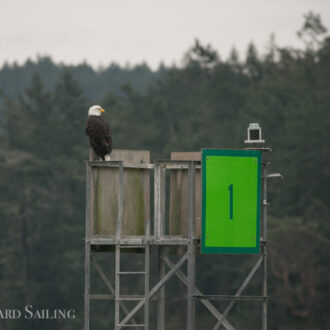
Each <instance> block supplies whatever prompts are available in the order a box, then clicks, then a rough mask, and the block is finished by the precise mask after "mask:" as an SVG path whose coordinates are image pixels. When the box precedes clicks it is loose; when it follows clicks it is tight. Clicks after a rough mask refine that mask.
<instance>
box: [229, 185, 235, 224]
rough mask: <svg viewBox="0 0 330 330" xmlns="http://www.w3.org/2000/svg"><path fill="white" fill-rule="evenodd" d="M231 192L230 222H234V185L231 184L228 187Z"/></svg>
mask: <svg viewBox="0 0 330 330" xmlns="http://www.w3.org/2000/svg"><path fill="white" fill-rule="evenodd" d="M228 190H229V220H233V190H234V186H233V184H230V185H229V187H228Z"/></svg>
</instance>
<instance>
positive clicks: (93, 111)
mask: <svg viewBox="0 0 330 330" xmlns="http://www.w3.org/2000/svg"><path fill="white" fill-rule="evenodd" d="M102 112H105V110H104V109H103V108H102V107H101V106H99V105H93V106H92V107H90V108H89V110H88V116H101V113H102Z"/></svg>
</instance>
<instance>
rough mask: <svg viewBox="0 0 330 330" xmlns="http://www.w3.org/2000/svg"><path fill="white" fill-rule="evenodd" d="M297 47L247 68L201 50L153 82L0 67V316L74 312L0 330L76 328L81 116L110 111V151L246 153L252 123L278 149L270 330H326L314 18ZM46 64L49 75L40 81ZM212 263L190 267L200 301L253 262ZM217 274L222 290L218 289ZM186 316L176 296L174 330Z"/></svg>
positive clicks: (250, 325) (328, 53)
mask: <svg viewBox="0 0 330 330" xmlns="http://www.w3.org/2000/svg"><path fill="white" fill-rule="evenodd" d="M299 37H300V38H301V40H302V41H303V42H304V43H305V48H304V49H303V50H297V49H292V48H280V47H278V46H277V45H276V44H275V42H274V41H271V42H270V47H269V51H268V52H267V53H266V54H263V55H259V54H258V51H257V49H256V47H255V46H254V45H253V44H251V45H249V47H248V51H247V54H246V57H245V58H244V59H240V58H239V56H238V54H237V52H236V51H235V50H233V51H232V53H231V56H230V58H229V59H227V60H221V58H220V55H219V54H218V53H217V51H216V50H214V49H213V48H212V47H211V46H205V45H203V44H202V43H201V42H199V41H196V42H195V44H194V45H193V46H192V47H191V48H190V49H189V50H188V51H187V53H186V54H185V56H184V61H183V65H182V66H181V67H171V68H162V69H161V70H159V71H158V72H156V73H153V72H151V71H150V70H149V69H148V68H147V66H145V67H144V68H143V69H141V68H140V69H141V70H140V69H138V68H137V67H133V68H131V69H129V70H128V71H129V72H130V74H132V73H133V72H134V78H133V74H132V75H131V76H129V77H128V75H127V74H128V73H127V70H126V69H122V68H119V67H117V68H116V70H117V71H116V73H114V71H111V70H112V69H111V67H110V68H108V69H106V70H105V71H104V72H108V73H107V74H104V75H103V76H102V74H100V73H97V72H95V71H94V70H93V69H91V68H90V67H89V66H88V65H84V66H83V67H66V66H63V65H62V66H58V65H55V64H54V63H53V62H52V61H51V60H50V59H41V60H40V61H39V62H38V63H32V64H31V63H30V64H25V65H24V66H22V67H17V66H16V67H15V66H5V67H3V68H2V70H1V72H0V81H1V86H2V88H3V87H4V86H5V87H6V88H3V92H2V103H1V108H0V118H1V127H0V135H1V145H0V170H1V173H2V175H1V177H0V188H1V189H0V200H1V208H0V226H1V231H0V242H1V243H0V244H1V249H0V290H1V295H0V307H1V308H10V307H13V308H18V306H25V305H26V304H33V305H35V306H38V307H39V308H48V309H52V308H73V306H74V307H75V308H76V309H77V310H78V312H77V318H76V319H75V320H74V321H72V320H69V321H63V320H62V321H54V320H52V321H49V322H48V323H47V321H39V320H34V321H29V322H27V321H26V320H17V321H11V322H8V321H5V320H1V319H0V329H23V328H24V329H44V328H45V325H46V323H47V328H48V329H78V328H81V327H82V321H83V315H82V302H83V299H82V296H81V293H82V292H83V274H84V272H83V264H84V263H83V242H82V237H83V236H84V211H85V200H84V198H85V194H84V189H85V188H84V187H85V168H84V165H83V162H82V161H83V160H84V159H86V158H87V149H88V147H87V146H88V145H87V139H86V137H85V136H84V129H85V121H86V116H87V109H88V107H89V106H90V105H91V104H94V103H100V104H102V105H103V106H104V108H105V109H107V110H108V111H107V113H106V115H105V116H106V118H107V119H108V120H109V122H110V123H111V127H112V131H113V141H114V142H113V143H114V148H125V149H146V150H151V153H152V157H153V158H168V157H169V153H170V152H171V151H197V150H199V149H200V148H201V147H216V148H242V147H243V140H244V139H245V137H246V127H247V125H248V123H250V122H259V123H260V124H261V126H262V129H263V134H264V138H265V139H266V141H267V144H268V145H269V146H271V147H272V148H273V152H272V154H271V155H269V156H268V157H269V160H270V161H271V163H272V166H271V169H270V171H276V172H280V173H281V174H283V175H284V177H285V180H284V181H282V182H278V181H274V182H270V198H269V200H270V203H271V206H270V208H269V211H270V214H271V218H270V221H269V251H270V258H269V269H270V271H269V273H270V274H269V286H270V288H269V289H270V296H271V300H270V308H269V324H270V326H269V328H270V329H272V330H283V329H288V330H293V329H313V330H314V329H327V326H328V324H329V323H330V317H329V313H328V311H329V309H330V302H329V299H328V292H329V290H330V287H329V286H330V285H329V283H330V282H329V274H330V267H329V264H328V260H329V258H330V252H329V251H330V249H329V248H330V239H329V237H330V222H329V220H330V219H329V185H330V182H329V181H330V180H329V175H330V174H329V173H330V172H329V161H330V157H329V150H330V139H329V127H330V115H329V113H330V112H329V109H330V37H329V35H328V34H327V32H326V29H325V27H324V26H323V25H322V23H321V21H320V18H319V16H318V15H315V14H313V13H310V14H308V15H306V17H305V22H304V25H303V27H302V28H301V30H300V31H299ZM43 61H48V63H51V65H50V66H48V68H52V70H50V71H49V72H48V71H47V70H45V71H43V72H41V71H38V70H39V69H40V67H39V65H40V64H41V63H42V62H43ZM29 65H32V66H34V67H35V68H38V67H39V69H36V71H37V72H38V75H34V73H35V72H33V70H32V71H26V73H25V74H24V68H25V69H26V68H27V67H28V66H29ZM139 70H140V73H138V71H139ZM4 72H5V73H6V77H12V78H11V79H12V80H11V81H16V82H17V81H18V80H17V77H21V82H22V85H20V87H19V88H18V87H17V86H16V83H14V85H15V86H14V85H12V86H11V85H10V82H9V81H8V82H7V78H6V80H4V79H5V78H3V77H5V75H4ZM15 72H19V75H18V76H16V78H14V77H15ZM54 72H56V74H54ZM86 72H89V74H86ZM111 72H112V73H111ZM33 75H34V77H33V79H32V81H31V82H30V83H29V86H28V87H27V88H25V86H26V84H27V83H26V79H27V77H28V79H30V77H31V76H33ZM101 76H102V77H103V78H102V79H104V80H102V79H101ZM91 77H94V78H95V79H93V78H91ZM96 77H97V78H96ZM4 81H5V82H4ZM23 81H24V83H23ZM114 81H116V83H114ZM8 86H11V87H8ZM101 86H102V87H101ZM114 86H115V87H114ZM23 89H25V91H24V93H23V92H22V90H23ZM119 90H120V92H119ZM96 100H97V101H96ZM221 258H222V259H221V262H220V263H216V264H215V263H214V262H213V261H212V260H214V259H212V258H208V257H205V258H203V260H199V261H198V262H200V263H201V264H202V266H203V268H202V269H204V271H203V272H201V273H200V274H198V281H199V282H198V283H199V286H200V287H201V288H203V290H204V291H205V292H211V293H214V292H215V291H216V292H219V293H224V294H231V293H233V292H235V289H237V287H238V285H239V284H240V281H241V277H242V276H244V274H246V273H247V272H248V271H249V268H250V267H251V260H250V259H249V260H248V258H247V259H244V260H243V261H242V260H241V259H238V258H236V257H233V258H226V257H225V256H221ZM235 266H236V267H235ZM217 272H220V274H221V277H218V278H221V280H220V281H218V280H217V279H214V274H216V273H217ZM242 274H243V275H242ZM256 288H257V286H256V283H254V284H253V285H252V289H251V290H252V291H253V293H257V294H258V293H259V294H260V292H257V291H256V290H257V289H256ZM171 290H172V291H171ZM174 290H179V289H176V288H172V289H171V288H169V295H171V292H172V295H173V297H175V296H177V294H176V295H175V293H177V291H174ZM174 292H175V293H174ZM183 292H184V291H182V293H183ZM175 304H179V305H178V306H181V307H180V308H176V307H173V306H176V305H175ZM182 304H183V305H182ZM107 306H108V305H107ZM182 306H184V303H183V302H177V301H176V300H175V299H174V298H173V304H171V306H170V307H169V309H170V313H169V318H168V320H169V321H170V322H172V324H173V325H172V326H171V327H170V328H171V329H172V328H173V329H181V328H182V326H183V325H182V324H183V322H184V318H185V316H184V313H182V310H181V308H182ZM243 307H244V306H243ZM102 308H104V307H100V308H98V310H99V312H100V313H101V314H100V315H101V316H100V318H99V319H97V320H94V322H95V326H96V328H97V329H102V326H104V324H105V319H106V317H107V315H108V310H107V308H104V309H102ZM183 309H184V307H183ZM260 309H261V308H259V307H258V306H254V307H253V308H252V309H251V310H249V309H248V312H246V309H245V310H244V308H242V309H239V307H237V309H235V310H234V314H233V315H232V316H231V318H230V320H232V321H233V323H234V324H236V325H237V328H239V329H243V328H244V329H251V330H254V329H256V328H258V327H259V323H258V322H259V316H260V314H259V313H260ZM102 313H103V314H102ZM102 315H103V318H102ZM198 319H199V320H200V321H199V322H201V323H199V327H198V329H210V328H212V326H214V320H213V319H212V317H211V316H210V315H209V314H208V312H206V311H205V310H201V311H200V313H199V318H198Z"/></svg>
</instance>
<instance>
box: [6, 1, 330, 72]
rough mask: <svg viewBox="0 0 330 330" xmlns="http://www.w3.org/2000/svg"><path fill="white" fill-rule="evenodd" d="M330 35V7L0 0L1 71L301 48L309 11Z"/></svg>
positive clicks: (151, 62) (309, 3) (296, 3)
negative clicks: (198, 47) (15, 66)
mask: <svg viewBox="0 0 330 330" xmlns="http://www.w3.org/2000/svg"><path fill="white" fill-rule="evenodd" d="M311 10H312V11H313V12H315V13H318V14H320V15H321V18H322V22H323V24H324V25H325V26H326V27H327V28H328V29H330V0H117V1H115V0H88V1H85V0H52V1H49V0H0V66H2V65H3V63H5V62H9V63H13V62H14V61H17V62H18V63H24V62H25V61H26V59H27V58H30V59H36V58H37V56H46V55H48V56H51V57H52V58H53V60H54V61H55V62H63V63H66V64H78V63H81V62H83V61H86V62H87V63H89V64H91V65H93V66H94V67H95V68H97V67H100V66H107V65H109V64H110V63H112V62H115V63H117V64H121V65H126V64H127V63H130V64H131V65H134V64H139V63H142V62H146V63H148V64H149V65H150V66H151V67H152V68H157V66H158V65H159V63H160V62H163V63H165V64H168V65H170V64H173V63H176V64H178V65H179V64H180V62H181V61H182V58H183V55H184V53H185V52H186V51H187V50H188V49H189V48H190V47H191V46H192V45H193V43H194V40H195V39H196V38H198V39H199V40H200V41H201V42H202V44H210V45H211V46H212V47H213V48H214V49H216V50H217V51H218V52H219V54H220V57H221V58H223V59H225V58H227V57H228V55H229V53H230V50H231V49H232V47H233V46H235V47H236V49H237V50H238V51H239V54H240V55H241V57H244V54H245V51H246V48H247V46H248V44H249V43H250V42H251V41H253V42H254V43H255V44H256V45H257V48H258V50H259V52H260V53H264V52H265V51H266V49H267V44H268V43H269V39H270V35H271V34H272V33H273V34H274V35H275V40H276V43H277V44H278V45H279V46H293V47H301V46H302V43H301V41H299V39H298V38H297V35H296V32H297V31H298V30H299V29H300V27H301V26H302V23H303V15H304V14H306V13H307V12H309V11H311Z"/></svg>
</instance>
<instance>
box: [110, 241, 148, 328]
mask: <svg viewBox="0 0 330 330" xmlns="http://www.w3.org/2000/svg"><path fill="white" fill-rule="evenodd" d="M121 249H144V271H121V270H120V255H121ZM115 268H116V269H115V276H116V282H115V284H116V285H115V330H119V329H122V328H128V327H130V328H133V329H134V328H135V329H145V330H149V298H148V294H149V268H150V246H149V245H119V244H118V245H116V267H115ZM123 275H124V276H134V275H137V276H140V275H144V295H125V296H124V295H121V294H120V277H121V276H123ZM142 300H144V323H143V324H137V323H136V322H135V321H134V320H133V318H131V319H130V320H129V321H128V322H130V323H128V322H127V323H125V324H123V325H122V324H121V323H122V320H121V319H120V302H121V301H137V302H140V301H142Z"/></svg>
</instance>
